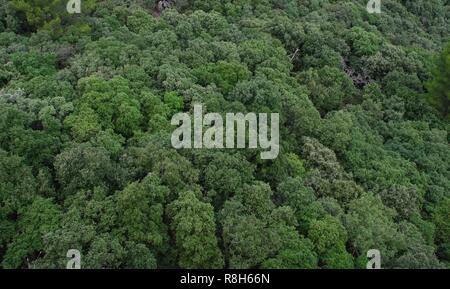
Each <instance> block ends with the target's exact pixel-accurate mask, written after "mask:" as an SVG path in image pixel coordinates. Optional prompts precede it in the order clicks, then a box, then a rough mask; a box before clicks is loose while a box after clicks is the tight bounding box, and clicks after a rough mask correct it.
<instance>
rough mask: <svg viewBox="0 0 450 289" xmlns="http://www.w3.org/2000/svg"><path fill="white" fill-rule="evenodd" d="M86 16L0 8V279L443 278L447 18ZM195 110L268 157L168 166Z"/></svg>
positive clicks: (184, 5)
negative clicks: (222, 122) (326, 272)
mask: <svg viewBox="0 0 450 289" xmlns="http://www.w3.org/2000/svg"><path fill="white" fill-rule="evenodd" d="M163 2H164V3H163ZM81 3H82V6H81V13H74V14H70V13H68V12H67V11H66V4H67V1H66V0H64V1H63V0H57V1H54V0H52V1H50V0H44V1H42V0H39V1H37V0H33V1H24V0H12V1H6V0H0V63H1V65H0V232H1V234H0V268H65V267H66V263H67V261H68V258H67V256H66V253H67V251H68V250H70V249H77V250H79V251H80V253H81V266H82V267H83V268H187V269H194V268H240V269H245V268H265V269H267V268H366V263H367V251H368V250H371V249H377V250H379V251H380V253H381V256H382V264H381V265H382V267H383V268H450V147H449V140H450V135H449V129H450V126H449V120H450V110H449V109H450V108H449V104H450V33H449V32H450V31H449V27H450V17H449V16H450V6H449V3H448V1H445V0H415V1H409V0H401V1H394V0H383V1H381V3H382V7H381V9H382V10H381V13H380V14H378V13H368V12H367V10H366V4H367V0H354V1H333V0H277V1H275V0H242V1H241V0H240V1H219V0H208V1H202V0H177V1H174V0H171V1H168V0H166V1H159V3H158V1H152V0H138V1H125V0H108V1H104V0H81ZM196 103H202V104H203V105H204V107H205V110H206V112H215V113H220V114H225V113H227V112H264V113H279V115H280V152H279V155H278V157H277V158H276V159H274V160H262V159H260V157H259V153H260V152H259V151H258V150H252V149H220V150H208V149H185V150H176V149H174V148H172V147H171V145H170V136H171V133H172V131H173V129H174V127H173V126H172V125H171V122H170V120H171V118H172V116H173V115H174V114H176V113H179V112H190V111H192V109H193V106H194V105H195V104H196Z"/></svg>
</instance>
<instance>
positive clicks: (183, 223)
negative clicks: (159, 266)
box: [169, 192, 224, 269]
mask: <svg viewBox="0 0 450 289" xmlns="http://www.w3.org/2000/svg"><path fill="white" fill-rule="evenodd" d="M169 215H170V217H171V219H172V224H171V229H172V231H173V232H174V233H175V239H176V247H177V255H178V258H179V261H178V264H179V266H180V267H181V268H187V269H195V268H209V269H214V268H216V269H217V268H222V267H223V265H224V263H223V257H222V253H221V252H220V250H219V247H218V244H217V238H216V226H215V223H214V212H213V208H212V206H211V205H209V204H205V203H203V202H201V201H200V200H199V199H198V198H197V197H196V196H195V194H194V193H193V192H186V193H181V194H180V196H179V198H178V199H176V200H175V201H174V202H173V203H171V204H170V206H169Z"/></svg>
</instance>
